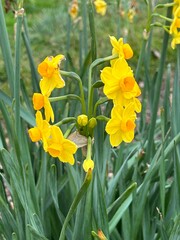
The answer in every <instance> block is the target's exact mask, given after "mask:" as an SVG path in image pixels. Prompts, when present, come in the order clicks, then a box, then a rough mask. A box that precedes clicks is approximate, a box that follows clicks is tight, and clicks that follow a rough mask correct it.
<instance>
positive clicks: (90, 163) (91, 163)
mask: <svg viewBox="0 0 180 240" xmlns="http://www.w3.org/2000/svg"><path fill="white" fill-rule="evenodd" d="M83 169H84V171H85V172H88V170H89V169H91V170H93V169H94V161H93V160H92V159H85V160H84V162H83Z"/></svg>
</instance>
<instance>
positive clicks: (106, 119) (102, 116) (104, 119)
mask: <svg viewBox="0 0 180 240" xmlns="http://www.w3.org/2000/svg"><path fill="white" fill-rule="evenodd" d="M96 119H97V120H99V121H105V122H108V121H109V120H110V118H108V117H105V116H104V115H99V116H97V117H96Z"/></svg>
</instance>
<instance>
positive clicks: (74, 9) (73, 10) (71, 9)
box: [69, 0, 79, 20]
mask: <svg viewBox="0 0 180 240" xmlns="http://www.w3.org/2000/svg"><path fill="white" fill-rule="evenodd" d="M78 11H79V7H78V1H77V0H73V1H72V3H71V4H70V7H69V15H70V16H71V18H72V19H73V20H74V19H75V18H76V17H77V15H78Z"/></svg>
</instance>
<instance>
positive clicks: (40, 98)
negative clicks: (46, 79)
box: [33, 93, 54, 122]
mask: <svg viewBox="0 0 180 240" xmlns="http://www.w3.org/2000/svg"><path fill="white" fill-rule="evenodd" d="M33 107H34V109H35V110H40V109H42V108H43V107H44V110H45V119H46V121H48V122H49V121H50V119H51V121H52V122H54V112H53V109H52V107H51V104H50V101H49V98H48V97H47V96H44V95H43V94H42V93H34V94H33Z"/></svg>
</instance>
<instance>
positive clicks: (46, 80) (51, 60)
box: [38, 55, 65, 95]
mask: <svg viewBox="0 0 180 240" xmlns="http://www.w3.org/2000/svg"><path fill="white" fill-rule="evenodd" d="M63 59H64V56H63V55H57V56H56V57H52V56H51V57H46V58H45V59H44V61H43V62H42V63H40V64H39V66H38V72H39V74H40V75H41V76H42V79H41V83H40V84H41V90H43V92H44V95H50V94H51V92H52V91H53V90H54V88H63V87H64V86H65V83H64V80H63V79H62V77H61V75H60V69H59V67H60V63H61V61H62V60H63Z"/></svg>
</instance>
